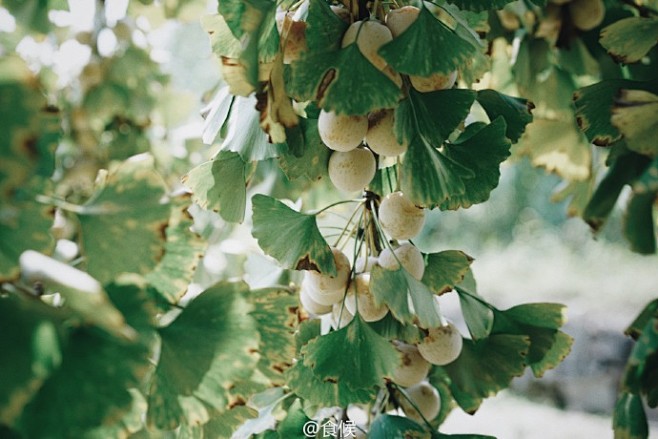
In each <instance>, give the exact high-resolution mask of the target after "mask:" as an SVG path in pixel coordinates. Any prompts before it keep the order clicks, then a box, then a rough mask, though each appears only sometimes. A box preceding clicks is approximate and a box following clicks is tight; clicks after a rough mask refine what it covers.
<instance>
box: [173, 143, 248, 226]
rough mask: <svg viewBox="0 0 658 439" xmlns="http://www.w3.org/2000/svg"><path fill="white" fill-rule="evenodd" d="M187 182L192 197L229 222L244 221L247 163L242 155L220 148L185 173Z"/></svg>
mask: <svg viewBox="0 0 658 439" xmlns="http://www.w3.org/2000/svg"><path fill="white" fill-rule="evenodd" d="M183 184H184V185H185V186H187V188H188V189H189V190H191V191H192V193H193V196H192V199H193V200H194V202H195V203H197V204H199V206H201V207H202V208H204V209H211V210H213V211H215V212H219V214H220V215H221V216H222V218H224V220H226V221H229V222H238V223H240V222H242V220H243V219H244V211H245V207H246V205H247V189H246V188H247V183H246V163H245V162H244V161H243V160H242V158H241V157H240V155H239V154H238V153H235V152H231V151H220V152H219V154H217V156H216V157H215V158H214V159H213V160H210V161H208V162H205V163H202V164H200V165H199V166H197V167H196V168H194V169H192V170H191V171H190V172H189V173H187V174H186V175H184V176H183Z"/></svg>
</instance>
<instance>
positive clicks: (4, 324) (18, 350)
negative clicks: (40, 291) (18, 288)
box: [0, 295, 65, 426]
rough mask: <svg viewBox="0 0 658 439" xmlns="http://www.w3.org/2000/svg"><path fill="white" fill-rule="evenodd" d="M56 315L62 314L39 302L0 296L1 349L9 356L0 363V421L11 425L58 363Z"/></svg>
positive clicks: (59, 357)
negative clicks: (0, 376)
mask: <svg viewBox="0 0 658 439" xmlns="http://www.w3.org/2000/svg"><path fill="white" fill-rule="evenodd" d="M49 314H52V315H49ZM58 314H59V315H60V319H61V318H62V317H65V315H62V314H63V313H61V312H59V313H58V312H56V311H55V310H52V309H50V307H48V306H47V305H45V304H43V303H41V302H38V301H27V300H21V299H19V298H18V297H16V296H11V295H10V296H8V297H4V298H0V332H2V333H3V334H7V335H8V336H6V337H0V351H1V352H3V356H4V357H5V358H7V359H11V361H4V362H3V363H2V365H0V373H1V374H2V377H3V379H2V380H0V424H3V425H8V426H11V425H13V424H14V423H15V422H16V419H17V418H18V417H19V416H20V414H21V412H22V411H23V408H24V407H25V405H26V404H27V403H29V401H30V400H31V399H32V397H33V396H34V395H35V394H36V393H37V392H38V390H39V388H40V387H41V385H43V383H44V382H45V381H46V379H47V378H48V377H49V376H50V374H51V373H52V372H53V371H54V370H55V369H56V368H57V367H58V366H59V364H60V363H61V360H62V358H61V352H60V343H61V340H60V335H59V334H58V329H57V326H56V325H57V323H59V322H58V320H59V319H58V318H57V316H58ZM53 317H55V318H53ZM9 335H11V336H9Z"/></svg>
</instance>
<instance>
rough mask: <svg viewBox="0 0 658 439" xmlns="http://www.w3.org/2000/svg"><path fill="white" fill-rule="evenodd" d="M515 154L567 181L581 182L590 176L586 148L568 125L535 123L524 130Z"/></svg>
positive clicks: (568, 123)
mask: <svg viewBox="0 0 658 439" xmlns="http://www.w3.org/2000/svg"><path fill="white" fill-rule="evenodd" d="M516 153H517V154H520V155H526V156H528V157H529V158H530V160H531V161H532V164H533V165H534V166H538V167H542V168H545V169H546V170H547V171H549V172H554V173H556V174H558V175H559V176H561V177H563V178H565V179H568V180H578V181H583V180H586V179H587V178H589V176H590V172H591V169H590V168H591V162H592V153H591V149H590V145H589V143H588V141H587V139H586V138H585V136H584V135H583V134H582V133H581V132H580V131H579V130H578V128H577V127H576V126H575V124H574V123H573V122H571V121H562V120H547V119H535V120H534V121H533V123H531V124H530V125H528V126H527V128H526V131H525V133H524V134H523V136H522V137H521V140H520V141H519V143H518V146H517V149H516Z"/></svg>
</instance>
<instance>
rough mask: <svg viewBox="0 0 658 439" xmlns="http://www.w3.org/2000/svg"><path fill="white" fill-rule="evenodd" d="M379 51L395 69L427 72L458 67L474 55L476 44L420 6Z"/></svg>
mask: <svg viewBox="0 0 658 439" xmlns="http://www.w3.org/2000/svg"><path fill="white" fill-rule="evenodd" d="M379 54H380V55H381V56H382V57H383V58H384V59H385V60H386V62H387V63H388V64H390V65H391V67H393V69H395V70H396V71H397V72H400V73H405V74H408V75H419V76H429V75H431V74H433V73H442V74H448V73H450V72H452V71H453V70H457V69H459V68H461V67H462V66H463V65H465V64H466V63H467V62H468V61H469V59H470V58H472V57H473V56H474V54H475V48H474V47H473V46H472V45H471V44H470V43H468V42H467V41H465V40H464V39H462V38H461V37H460V36H459V35H457V34H456V33H455V32H454V31H453V30H452V29H450V28H449V27H448V26H446V25H445V24H444V23H443V22H442V21H440V20H438V19H437V18H436V17H435V16H434V15H433V14H432V13H431V12H430V11H429V9H427V7H423V8H421V9H420V13H419V14H418V18H417V19H416V20H415V21H414V22H413V23H412V24H411V25H410V26H409V28H408V29H407V30H405V31H404V32H403V33H402V34H400V35H399V36H398V37H397V38H394V39H393V41H391V42H390V43H387V44H385V45H384V46H383V47H382V48H381V49H379ZM419 54H423V55H422V56H419Z"/></svg>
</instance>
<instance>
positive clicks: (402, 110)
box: [395, 89, 476, 148]
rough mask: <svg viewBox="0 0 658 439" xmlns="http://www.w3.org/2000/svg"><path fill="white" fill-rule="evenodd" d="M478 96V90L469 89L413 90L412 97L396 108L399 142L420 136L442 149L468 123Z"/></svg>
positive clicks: (396, 132)
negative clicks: (460, 126) (460, 125)
mask: <svg viewBox="0 0 658 439" xmlns="http://www.w3.org/2000/svg"><path fill="white" fill-rule="evenodd" d="M475 96H476V94H475V92H474V91H472V90H466V89H449V90H440V91H435V92H430V93H420V92H418V91H416V90H414V89H410V90H409V96H408V97H407V98H406V99H404V100H402V101H401V102H400V105H399V106H398V107H397V108H396V109H395V134H396V137H397V139H398V141H399V142H403V141H407V142H409V141H411V140H412V139H413V138H414V137H415V136H416V135H417V134H418V135H420V137H422V138H423V139H424V140H425V141H426V142H427V143H429V144H430V145H432V146H434V147H435V148H438V147H440V146H441V145H442V144H443V142H444V141H445V140H446V139H447V138H448V136H450V134H452V132H453V131H454V130H455V129H456V128H457V127H458V126H459V124H460V123H462V122H463V121H464V119H465V118H466V116H467V115H468V113H469V111H470V109H471V106H472V105H473V102H474V101H475ZM448 109H449V110H448Z"/></svg>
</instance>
